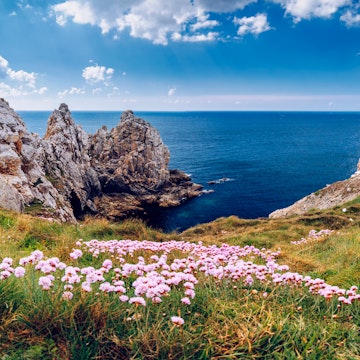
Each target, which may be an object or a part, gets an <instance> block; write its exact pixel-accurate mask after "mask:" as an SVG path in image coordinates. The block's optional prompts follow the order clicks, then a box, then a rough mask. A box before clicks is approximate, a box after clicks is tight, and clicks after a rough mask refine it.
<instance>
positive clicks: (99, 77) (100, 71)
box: [82, 65, 114, 83]
mask: <svg viewBox="0 0 360 360" xmlns="http://www.w3.org/2000/svg"><path fill="white" fill-rule="evenodd" d="M113 74H114V69H113V68H106V67H105V66H99V65H96V66H87V67H86V68H85V69H83V71H82V77H83V78H84V79H85V80H86V81H88V82H89V83H98V82H105V83H106V82H107V81H110V80H111V78H112V76H113Z"/></svg>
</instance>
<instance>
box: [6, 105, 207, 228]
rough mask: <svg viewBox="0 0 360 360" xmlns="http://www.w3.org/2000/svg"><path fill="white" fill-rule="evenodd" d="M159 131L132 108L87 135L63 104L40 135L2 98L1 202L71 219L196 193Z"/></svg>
mask: <svg viewBox="0 0 360 360" xmlns="http://www.w3.org/2000/svg"><path fill="white" fill-rule="evenodd" d="M169 159H170V153H169V150H168V149H167V147H166V146H165V145H164V144H163V142H162V140H161V137H160V134H159V132H158V131H157V130H156V129H155V128H153V127H152V126H151V125H150V124H149V123H147V122H145V121H144V120H142V119H140V118H137V117H135V116H134V114H133V112H132V111H125V112H124V113H123V114H122V115H121V121H120V123H119V124H118V125H117V126H116V127H115V128H114V129H112V130H110V131H108V130H107V128H106V127H102V128H101V129H99V130H98V131H97V132H96V133H95V134H94V135H88V134H87V133H86V132H85V131H84V130H83V129H82V128H81V127H80V126H78V125H76V124H75V123H74V120H73V119H72V116H71V113H70V111H69V109H68V107H67V105H66V104H61V105H60V107H59V109H58V110H55V111H54V112H53V113H52V115H51V116H50V118H49V120H48V125H47V130H46V133H45V136H44V138H43V139H40V138H39V136H38V135H37V134H34V133H30V132H29V131H28V130H27V129H26V125H25V123H24V122H23V120H22V119H21V118H20V117H19V115H18V114H16V112H15V111H14V110H13V109H11V108H10V106H9V104H8V103H7V102H6V101H5V100H4V99H0V207H1V208H5V209H11V210H14V211H17V212H23V211H24V209H26V208H27V207H31V206H32V205H35V204H36V208H37V209H39V210H38V212H39V214H41V215H43V216H48V217H52V218H56V219H59V220H60V221H76V218H81V217H82V216H83V215H84V214H87V213H91V214H100V215H101V216H105V217H108V218H111V219H121V218H124V217H128V216H131V215H141V214H144V213H145V212H146V209H147V208H148V207H149V206H160V207H170V206H177V205H179V204H180V203H182V202H184V201H186V200H188V199H190V198H192V197H196V196H198V195H200V194H201V193H202V190H201V189H202V187H201V186H200V185H197V184H194V183H192V182H191V179H190V177H188V176H187V175H186V174H184V173H183V172H181V171H179V170H169V169H168V164H169Z"/></svg>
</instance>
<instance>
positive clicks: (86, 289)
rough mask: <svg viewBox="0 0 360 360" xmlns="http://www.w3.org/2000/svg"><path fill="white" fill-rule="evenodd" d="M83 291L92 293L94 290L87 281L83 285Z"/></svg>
mask: <svg viewBox="0 0 360 360" xmlns="http://www.w3.org/2000/svg"><path fill="white" fill-rule="evenodd" d="M81 289H82V290H84V291H86V292H90V291H91V290H92V289H91V286H90V284H89V283H88V282H86V281H85V282H83V283H82V284H81Z"/></svg>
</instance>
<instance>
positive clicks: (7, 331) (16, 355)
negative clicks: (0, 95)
mask: <svg viewBox="0 0 360 360" xmlns="http://www.w3.org/2000/svg"><path fill="white" fill-rule="evenodd" d="M344 207H346V209H347V211H346V212H343V211H342V208H343V207H341V208H340V207H338V208H335V209H332V210H329V211H323V212H320V211H319V212H317V211H314V212H312V213H311V214H308V215H305V216H300V217H299V216H297V217H292V218H289V219H272V220H269V219H256V220H243V219H239V218H236V217H229V218H221V219H218V220H216V221H214V222H212V223H209V224H204V225H199V226H196V227H194V228H191V229H188V230H187V231H185V232H183V233H180V234H177V233H172V234H163V233H161V232H159V231H156V230H153V229H149V228H147V227H146V226H145V225H144V224H143V223H141V222H140V221H125V222H124V223H121V224H112V223H109V222H108V221H105V220H96V219H88V220H87V221H85V222H83V223H82V224H79V225H76V226H74V225H60V224H57V223H49V222H48V221H44V220H40V219H36V218H32V217H31V216H29V215H14V214H10V213H8V212H0V254H1V255H0V261H1V260H2V258H4V257H5V256H9V257H12V258H14V259H19V258H20V257H23V256H27V255H28V254H29V253H30V251H31V250H34V249H41V250H43V251H44V252H45V253H46V255H47V256H58V257H59V258H60V259H61V260H63V261H66V262H67V261H69V255H68V254H69V252H70V251H71V249H72V248H73V247H74V243H75V241H76V240H78V239H79V238H82V239H84V240H90V239H94V238H96V239H99V240H108V239H134V240H135V239H136V240H145V239H146V240H151V241H167V240H185V241H189V242H198V241H202V242H203V243H204V244H205V245H210V244H220V243H227V244H230V245H239V246H244V245H254V246H256V247H258V248H263V247H264V248H266V249H271V250H274V251H276V250H277V249H278V248H281V255H280V257H279V260H278V261H279V263H283V264H287V265H289V266H290V270H291V271H294V272H299V273H301V274H303V275H305V274H307V275H311V276H312V277H313V278H315V277H320V278H323V279H325V280H326V281H327V282H328V283H330V284H332V285H338V286H340V287H345V288H349V287H350V286H352V285H357V286H359V287H360V204H359V202H358V201H354V202H352V203H349V204H346V205H344ZM311 229H316V230H321V229H333V230H336V233H334V234H333V235H332V236H330V237H328V238H324V239H322V240H320V241H317V242H314V243H308V244H304V245H297V246H296V245H293V244H291V241H296V240H299V239H300V238H302V237H306V236H307V234H308V233H309V230H311ZM92 262H94V266H95V262H96V260H92V259H88V265H90V264H92ZM83 265H86V264H85V263H84V264H83ZM30 275H31V274H30ZM36 279H37V278H36V274H32V275H31V276H30V277H27V278H26V279H24V280H22V281H19V280H18V279H15V280H11V281H3V282H1V281H0V359H93V358H94V359H95V358H96V359H117V358H118V359H126V358H139V359H141V358H148V359H171V358H173V359H178V358H184V359H188V358H199V359H200V358H202V359H208V358H214V359H231V358H233V359H239V358H240V359H243V358H244V359H265V358H268V359H360V338H359V331H360V305H359V302H357V303H356V304H353V305H351V306H350V307H346V308H341V309H338V308H337V305H336V303H335V302H332V301H330V302H326V301H325V300H324V299H321V298H319V297H316V296H310V295H308V294H307V292H306V291H304V290H302V289H294V288H286V287H274V286H268V285H266V284H265V285H264V284H260V283H259V284H257V283H254V286H253V287H252V288H251V289H250V290H249V289H248V288H247V287H245V286H240V285H238V286H232V285H230V286H229V284H225V283H216V282H214V281H212V280H209V279H205V278H204V279H203V282H201V283H200V285H199V286H198V288H197V289H196V298H195V301H193V302H192V304H191V305H190V306H189V308H188V310H187V312H184V311H183V310H181V316H183V317H186V323H185V325H184V327H183V328H181V329H179V328H175V327H171V326H170V325H169V324H168V322H166V321H165V319H164V314H165V313H166V314H168V313H169V312H170V313H171V312H172V313H173V314H176V313H180V310H179V309H178V308H177V305H175V301H174V299H173V298H172V297H173V296H180V295H176V294H175V295H173V296H171V297H170V298H169V299H165V300H164V302H163V303H162V304H160V305H159V306H157V307H152V308H150V307H147V308H146V309H143V310H138V311H139V312H140V313H139V314H137V315H138V316H139V319H137V320H136V321H133V322H131V323H127V322H126V319H128V318H129V316H133V315H134V314H131V313H129V309H128V308H125V307H124V306H119V301H118V298H116V296H115V297H112V296H110V295H109V296H107V297H105V296H103V295H100V296H91V297H86V298H85V297H80V298H79V299H78V301H77V302H74V304H71V305H66V306H65V305H64V302H63V301H60V300H59V293H60V289H58V290H56V289H54V290H53V294H54V295H51V296H50V295H49V296H47V294H48V293H46V292H45V293H44V291H42V290H39V287H38V286H37V284H36ZM264 291H266V292H267V293H268V297H267V298H263V297H262V296H261V294H262V293H263V292H264ZM135 319H136V317H135Z"/></svg>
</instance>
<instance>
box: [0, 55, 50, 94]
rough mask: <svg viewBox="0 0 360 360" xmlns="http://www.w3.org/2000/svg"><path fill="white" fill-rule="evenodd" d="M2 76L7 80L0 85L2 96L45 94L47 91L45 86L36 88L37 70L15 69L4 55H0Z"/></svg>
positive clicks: (0, 72) (0, 73) (0, 75)
mask: <svg viewBox="0 0 360 360" xmlns="http://www.w3.org/2000/svg"><path fill="white" fill-rule="evenodd" d="M0 77H2V78H3V79H5V81H6V82H2V83H1V86H0V92H1V94H2V96H20V95H30V94H39V95H43V94H44V93H45V91H47V88H45V87H42V88H40V89H37V88H36V78H37V74H36V73H35V72H27V71H25V70H14V69H12V68H11V67H10V66H9V62H8V61H7V60H6V59H5V58H4V57H2V56H0ZM45 89H46V90H45Z"/></svg>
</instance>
